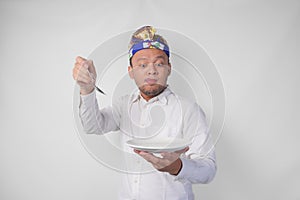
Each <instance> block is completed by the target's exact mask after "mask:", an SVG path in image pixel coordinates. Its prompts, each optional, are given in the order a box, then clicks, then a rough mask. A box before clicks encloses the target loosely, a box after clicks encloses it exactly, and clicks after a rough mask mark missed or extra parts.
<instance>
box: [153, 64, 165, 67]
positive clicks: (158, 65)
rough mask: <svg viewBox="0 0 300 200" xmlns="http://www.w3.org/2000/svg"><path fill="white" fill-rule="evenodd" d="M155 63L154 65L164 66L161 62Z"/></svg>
mask: <svg viewBox="0 0 300 200" xmlns="http://www.w3.org/2000/svg"><path fill="white" fill-rule="evenodd" d="M155 65H156V67H162V66H164V64H162V63H157V64H155Z"/></svg>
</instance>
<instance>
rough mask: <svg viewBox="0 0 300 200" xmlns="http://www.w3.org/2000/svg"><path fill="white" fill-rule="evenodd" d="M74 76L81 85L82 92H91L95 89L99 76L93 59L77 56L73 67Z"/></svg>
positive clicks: (84, 93) (83, 93)
mask: <svg viewBox="0 0 300 200" xmlns="http://www.w3.org/2000/svg"><path fill="white" fill-rule="evenodd" d="M73 78H74V80H76V82H77V83H78V85H79V86H80V94H82V95H86V94H89V93H91V92H92V91H93V90H94V85H95V82H96V78H97V73H96V69H95V67H94V64H93V61H92V60H87V59H85V58H82V57H80V56H77V57H76V62H75V64H74V68H73Z"/></svg>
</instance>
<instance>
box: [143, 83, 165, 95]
mask: <svg viewBox="0 0 300 200" xmlns="http://www.w3.org/2000/svg"><path fill="white" fill-rule="evenodd" d="M165 88H166V86H163V85H159V84H152V85H142V86H141V87H139V90H140V91H141V92H142V93H143V94H145V95H147V96H148V97H155V96H157V95H159V94H160V93H162V92H163V91H164V90H165Z"/></svg>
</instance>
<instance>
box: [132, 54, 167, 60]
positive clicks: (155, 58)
mask: <svg viewBox="0 0 300 200" xmlns="http://www.w3.org/2000/svg"><path fill="white" fill-rule="evenodd" d="M159 58H161V59H165V57H164V56H163V55H160V56H156V57H154V59H153V60H157V59H159ZM140 60H149V58H146V57H141V58H138V59H137V61H140Z"/></svg>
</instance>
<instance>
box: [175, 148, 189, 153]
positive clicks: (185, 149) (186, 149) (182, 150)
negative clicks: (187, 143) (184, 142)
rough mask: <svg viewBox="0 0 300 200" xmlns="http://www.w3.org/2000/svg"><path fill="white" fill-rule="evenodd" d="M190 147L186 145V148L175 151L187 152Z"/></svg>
mask: <svg viewBox="0 0 300 200" xmlns="http://www.w3.org/2000/svg"><path fill="white" fill-rule="evenodd" d="M189 149H190V147H185V148H184V149H181V150H178V151H175V153H179V154H182V153H185V152H187V151H188V150H189Z"/></svg>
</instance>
